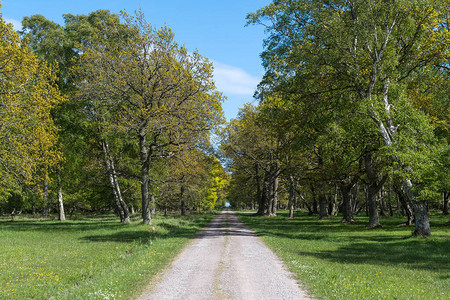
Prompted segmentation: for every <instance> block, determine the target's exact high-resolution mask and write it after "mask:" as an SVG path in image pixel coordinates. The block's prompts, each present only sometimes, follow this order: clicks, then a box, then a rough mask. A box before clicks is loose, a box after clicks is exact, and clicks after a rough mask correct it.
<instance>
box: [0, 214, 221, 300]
mask: <svg viewBox="0 0 450 300" xmlns="http://www.w3.org/2000/svg"><path fill="white" fill-rule="evenodd" d="M213 216H214V215H213V214H209V215H189V216H187V217H180V216H168V217H164V216H160V215H157V216H156V217H155V218H154V219H153V220H152V221H153V224H152V226H154V227H155V229H156V230H155V231H153V230H151V228H150V227H151V226H148V225H143V224H142V223H140V222H139V220H138V219H137V218H136V219H134V220H133V221H132V223H131V224H129V225H124V224H120V223H119V222H118V221H117V217H115V216H112V215H104V216H96V217H84V218H80V219H78V220H70V221H66V222H63V223H61V222H58V221H49V220H35V219H31V218H29V219H16V220H14V221H11V220H10V219H7V218H0V299H127V298H132V297H133V296H137V295H139V294H140V292H142V291H143V290H144V289H145V287H146V286H147V285H148V283H149V282H150V280H151V278H152V276H154V275H155V274H156V273H157V272H158V271H160V270H161V269H162V268H163V267H164V266H166V265H167V264H168V263H169V262H170V261H171V260H172V259H173V258H174V256H175V255H176V254H177V253H178V252H179V251H180V250H181V249H182V248H183V247H184V246H185V244H186V243H187V242H188V241H189V239H191V238H192V237H193V236H195V234H196V233H197V232H198V231H199V229H201V228H202V227H204V226H206V225H207V224H209V222H210V221H211V219H212V217H213Z"/></svg>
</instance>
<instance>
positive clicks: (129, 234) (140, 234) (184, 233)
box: [81, 217, 210, 244]
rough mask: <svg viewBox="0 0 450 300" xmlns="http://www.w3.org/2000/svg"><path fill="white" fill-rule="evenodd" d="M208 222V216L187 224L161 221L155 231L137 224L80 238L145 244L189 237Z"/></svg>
mask: <svg viewBox="0 0 450 300" xmlns="http://www.w3.org/2000/svg"><path fill="white" fill-rule="evenodd" d="M209 222H210V218H208V217H207V218H200V219H197V220H195V221H192V222H190V224H189V225H186V224H176V225H175V224H170V223H168V222H165V221H161V222H159V223H157V224H156V225H155V227H156V228H157V230H156V231H155V232H153V231H152V230H150V229H142V226H139V227H138V228H136V230H121V231H117V232H114V233H110V234H95V235H88V236H84V237H82V238H81V240H85V241H88V242H122V243H130V242H137V243H139V244H145V243H148V242H149V241H151V240H154V239H166V238H191V237H193V236H194V235H195V234H196V233H197V232H198V231H199V229H200V228H202V227H204V226H206V225H207V224H208V223H209ZM141 225H142V224H141ZM145 226H148V225H145ZM149 227H150V226H149Z"/></svg>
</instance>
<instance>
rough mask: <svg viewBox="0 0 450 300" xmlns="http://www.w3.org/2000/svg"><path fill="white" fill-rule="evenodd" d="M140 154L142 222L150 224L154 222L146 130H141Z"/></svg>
mask: <svg viewBox="0 0 450 300" xmlns="http://www.w3.org/2000/svg"><path fill="white" fill-rule="evenodd" d="M139 152H140V153H139V154H140V159H141V200H142V223H144V224H148V225H150V224H151V223H152V217H151V207H150V199H149V196H148V195H149V184H150V177H149V170H150V153H149V149H147V146H146V139H145V132H144V131H143V130H141V132H139Z"/></svg>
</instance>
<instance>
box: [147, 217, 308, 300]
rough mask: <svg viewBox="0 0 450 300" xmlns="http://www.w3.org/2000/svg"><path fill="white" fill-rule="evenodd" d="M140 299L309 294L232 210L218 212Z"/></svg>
mask: <svg viewBox="0 0 450 300" xmlns="http://www.w3.org/2000/svg"><path fill="white" fill-rule="evenodd" d="M156 281H157V282H158V283H157V284H156V286H154V287H153V289H151V290H149V291H147V292H146V293H144V294H143V295H142V296H141V298H140V299H155V300H160V299H183V300H184V299H246V300H249V299H258V300H259V299H310V298H308V297H307V295H306V293H305V292H304V291H302V290H301V289H300V288H299V286H298V285H297V283H296V281H295V279H293V275H292V274H290V273H289V272H287V271H286V269H285V268H284V267H283V265H282V263H281V261H280V259H279V258H278V257H277V256H275V254H274V253H273V252H272V251H271V250H270V249H269V248H267V246H265V245H264V244H263V243H262V241H261V240H260V239H259V238H258V237H257V236H256V235H255V234H254V233H253V232H252V231H251V230H250V229H249V228H247V227H245V226H244V225H243V224H242V223H241V222H240V221H239V220H238V219H237V217H236V215H235V214H234V213H232V212H228V211H224V212H222V213H221V214H220V215H218V216H217V217H216V218H215V219H214V220H213V221H212V223H211V225H210V226H209V227H207V228H206V229H205V230H204V231H202V233H201V234H200V235H199V236H198V237H197V239H195V240H194V241H193V242H192V243H191V244H189V245H188V246H187V247H186V248H185V249H184V250H183V251H182V252H181V253H180V254H179V255H178V257H177V258H176V259H175V261H174V262H173V263H172V265H171V266H170V267H169V268H168V269H167V270H166V271H164V272H163V273H162V274H160V275H159V276H158V278H157V279H156Z"/></svg>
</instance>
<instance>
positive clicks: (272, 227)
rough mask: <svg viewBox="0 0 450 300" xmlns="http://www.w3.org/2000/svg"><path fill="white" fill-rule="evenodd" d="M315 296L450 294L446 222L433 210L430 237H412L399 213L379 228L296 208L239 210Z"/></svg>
mask: <svg viewBox="0 0 450 300" xmlns="http://www.w3.org/2000/svg"><path fill="white" fill-rule="evenodd" d="M238 216H239V219H240V220H241V221H243V222H244V223H245V224H246V225H248V226H249V227H251V228H252V229H253V230H255V231H256V233H257V234H258V235H259V236H260V237H261V238H262V239H263V240H264V242H265V243H266V244H267V245H268V246H269V247H270V248H272V249H273V250H274V251H275V252H276V253H277V255H278V256H279V257H280V258H281V259H283V260H284V262H285V263H286V265H287V266H288V267H289V269H290V270H291V271H292V272H293V273H294V274H296V275H297V278H298V280H299V281H300V282H302V283H303V284H304V285H305V287H306V289H307V290H308V291H309V292H310V294H311V295H312V296H313V297H316V298H319V299H358V300H360V299H405V300H406V299H408V300H409V299H449V298H448V297H449V295H450V228H449V226H443V224H444V223H445V222H446V221H448V220H447V218H446V217H444V216H440V215H432V216H431V230H432V237H430V238H427V239H424V238H413V237H411V231H412V230H413V228H412V227H405V226H403V227H402V226H398V224H400V223H402V222H404V219H403V218H399V217H392V218H386V219H382V220H381V222H382V224H383V227H382V228H377V229H368V228H366V227H365V224H367V221H368V220H367V218H365V217H358V218H357V221H358V222H359V223H358V224H343V223H341V222H340V220H341V219H340V218H339V217H332V218H331V219H328V220H320V221H319V220H317V219H316V218H315V217H311V216H307V215H306V213H304V212H296V215H295V218H294V220H289V219H288V214H287V212H279V213H278V216H277V217H274V218H268V217H258V216H255V215H254V214H248V213H242V212H241V213H238Z"/></svg>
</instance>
